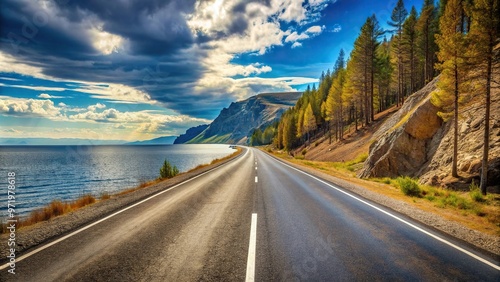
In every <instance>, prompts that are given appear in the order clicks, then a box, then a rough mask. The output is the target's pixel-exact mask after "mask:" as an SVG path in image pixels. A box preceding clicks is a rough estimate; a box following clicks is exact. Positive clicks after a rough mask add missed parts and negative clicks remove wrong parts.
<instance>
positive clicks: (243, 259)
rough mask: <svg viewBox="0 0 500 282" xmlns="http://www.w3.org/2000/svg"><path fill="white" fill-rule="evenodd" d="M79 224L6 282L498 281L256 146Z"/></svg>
mask: <svg viewBox="0 0 500 282" xmlns="http://www.w3.org/2000/svg"><path fill="white" fill-rule="evenodd" d="M76 232H77V233H76V234H74V235H71V236H67V237H66V238H63V240H60V241H52V243H55V244H53V245H50V246H49V247H46V248H44V249H41V250H40V249H37V248H35V249H33V250H28V251H27V252H26V253H24V254H18V258H19V257H20V256H21V255H24V256H25V257H24V258H23V259H22V260H20V261H17V262H16V271H15V272H16V274H15V275H12V274H9V273H8V272H7V270H8V269H9V268H5V267H3V269H1V270H0V281H200V280H201V281H244V280H245V279H246V280H247V281H250V280H251V279H249V278H252V277H254V279H255V281H294V280H295V281H346V280H348V281H353V280H370V281H377V280H384V281H387V280H391V281H392V280H401V281H408V280H427V281H443V280H459V281H482V280H484V281H498V280H499V279H500V271H499V269H500V268H499V267H498V265H499V262H498V261H494V258H488V257H486V256H484V255H483V254H480V253H478V252H477V251H475V250H473V249H472V248H471V247H469V246H468V245H466V244H464V243H462V242H458V241H457V240H454V239H453V238H449V237H447V236H444V235H442V234H438V233H437V232H435V231H432V230H430V229H428V228H426V227H425V226H422V225H421V224H419V223H417V222H414V221H412V220H411V219H408V218H406V217H404V216H402V215H399V214H397V213H394V212H392V211H390V210H387V209H385V208H383V207H380V206H378V205H376V204H374V203H371V202H368V201H366V200H364V199H362V198H360V197H359V196H356V195H352V194H349V193H348V192H346V191H344V190H342V189H341V188H340V187H335V186H334V185H332V184H329V183H328V182H326V181H323V180H320V179H317V178H315V177H312V176H310V175H307V174H305V173H303V172H300V171H298V170H296V169H294V168H292V167H289V166H288V165H286V164H283V163H281V162H279V161H277V160H275V159H274V158H272V157H270V156H268V155H266V154H265V153H263V152H260V151H258V150H255V149H249V150H246V151H245V153H244V155H243V156H241V157H239V158H237V159H236V160H234V161H231V162H229V163H228V164H226V165H223V166H221V167H219V168H216V169H215V170H212V171H210V172H208V173H205V174H202V175H200V176H198V177H196V178H194V179H191V180H190V181H188V182H185V183H183V184H181V185H178V186H176V187H174V188H172V189H169V190H166V191H164V192H162V193H161V194H157V195H156V196H153V197H151V198H150V199H149V200H146V201H143V202H141V203H139V204H136V205H134V206H132V207H128V208H127V209H126V210H122V211H119V212H117V213H115V214H114V215H112V216H110V217H108V218H106V219H104V220H102V221H100V222H96V223H93V225H91V226H90V227H87V228H86V229H85V230H77V231H76ZM60 239H61V238H60ZM49 243H50V242H49ZM40 247H43V246H40ZM497 259H498V258H497Z"/></svg>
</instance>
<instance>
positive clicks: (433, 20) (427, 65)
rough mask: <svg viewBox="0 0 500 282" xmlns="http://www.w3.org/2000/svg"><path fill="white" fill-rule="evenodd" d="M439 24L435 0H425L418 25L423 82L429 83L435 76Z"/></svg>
mask: <svg viewBox="0 0 500 282" xmlns="http://www.w3.org/2000/svg"><path fill="white" fill-rule="evenodd" d="M437 26H438V17H437V9H436V7H434V1H433V0H425V1H424V5H423V7H422V11H421V12H420V17H419V18H418V21H417V25H416V29H417V44H418V53H419V57H420V58H421V60H422V69H421V72H422V78H421V80H422V82H423V84H427V83H429V82H430V81H431V80H432V79H433V78H434V62H435V56H436V50H437V46H436V41H435V34H436V32H437Z"/></svg>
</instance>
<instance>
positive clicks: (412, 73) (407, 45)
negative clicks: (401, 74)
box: [401, 7, 418, 94]
mask: <svg viewBox="0 0 500 282" xmlns="http://www.w3.org/2000/svg"><path fill="white" fill-rule="evenodd" d="M417 20H418V15H417V10H416V9H415V7H412V8H411V11H410V15H409V16H408V18H406V20H405V22H404V24H403V33H402V38H401V44H402V46H401V47H402V48H403V50H402V55H403V57H404V59H403V61H405V62H406V64H405V65H406V67H407V68H408V71H406V72H405V74H408V76H409V78H410V81H409V87H408V88H409V89H408V90H409V93H407V94H412V93H413V92H414V91H415V89H417V72H416V70H417V69H418V68H417V65H418V63H417V56H416V49H417V31H416V25H417Z"/></svg>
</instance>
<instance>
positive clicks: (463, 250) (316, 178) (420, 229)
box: [273, 158, 500, 270]
mask: <svg viewBox="0 0 500 282" xmlns="http://www.w3.org/2000/svg"><path fill="white" fill-rule="evenodd" d="M273 159H275V160H276V161H278V162H280V163H282V164H283V165H285V166H287V167H289V168H291V169H294V170H296V171H298V172H300V173H302V174H305V175H307V176H309V177H311V178H313V179H315V180H317V181H319V182H321V183H323V184H325V185H327V186H330V187H331V188H333V189H335V190H337V191H339V192H341V193H344V194H346V195H347V196H349V197H351V198H353V199H355V200H358V201H359V202H361V203H363V204H365V205H368V206H370V207H372V208H374V209H376V210H378V211H380V212H382V213H384V214H386V215H388V216H390V217H392V218H394V219H396V220H398V221H400V222H402V223H404V224H406V225H408V226H410V227H412V228H414V229H416V230H418V231H420V232H422V233H424V234H426V235H428V236H430V237H432V238H434V239H436V240H438V241H440V242H442V243H444V244H446V245H448V246H450V247H452V248H455V249H457V250H459V251H461V252H462V253H464V254H467V255H469V256H470V257H473V258H475V259H476V260H478V261H480V262H482V263H484V264H487V265H489V266H491V267H493V268H494V269H496V270H500V266H498V265H496V264H493V263H491V262H490V261H488V260H486V259H484V258H482V257H480V256H478V255H476V254H474V253H471V252H469V251H467V250H466V249H463V248H461V247H459V246H457V245H455V244H453V243H452V242H449V241H447V240H445V239H443V238H441V237H439V236H437V235H434V234H432V233H430V232H429V231H426V230H424V229H422V228H420V227H418V226H416V225H414V224H412V223H410V222H408V221H406V220H404V219H402V218H400V217H398V216H397V215H394V214H392V213H390V212H388V211H385V210H383V209H381V208H379V207H377V206H375V205H372V204H370V203H368V202H367V201H365V200H363V199H361V198H358V197H356V196H354V195H352V194H350V193H348V192H346V191H344V190H342V189H340V188H338V187H336V186H334V185H332V184H330V183H328V182H326V181H324V180H322V179H320V178H318V177H316V176H314V175H311V174H309V173H307V172H305V171H302V170H300V169H298V168H295V167H293V166H291V165H289V164H286V163H284V162H282V161H281V160H278V159H276V158H273Z"/></svg>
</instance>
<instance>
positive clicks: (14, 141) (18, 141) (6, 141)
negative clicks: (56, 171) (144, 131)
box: [0, 138, 125, 146]
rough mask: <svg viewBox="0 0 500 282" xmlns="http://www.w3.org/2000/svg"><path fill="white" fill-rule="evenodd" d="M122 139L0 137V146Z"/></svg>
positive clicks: (109, 142)
mask: <svg viewBox="0 0 500 282" xmlns="http://www.w3.org/2000/svg"><path fill="white" fill-rule="evenodd" d="M124 143H125V141H123V140H92V139H78V138H59V139H57V138H0V146H2V145H7V146H21V145H27V146H37V145H42V146H45V145H54V146H63V145H83V146H86V145H88V146H92V145H121V144H124Z"/></svg>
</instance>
